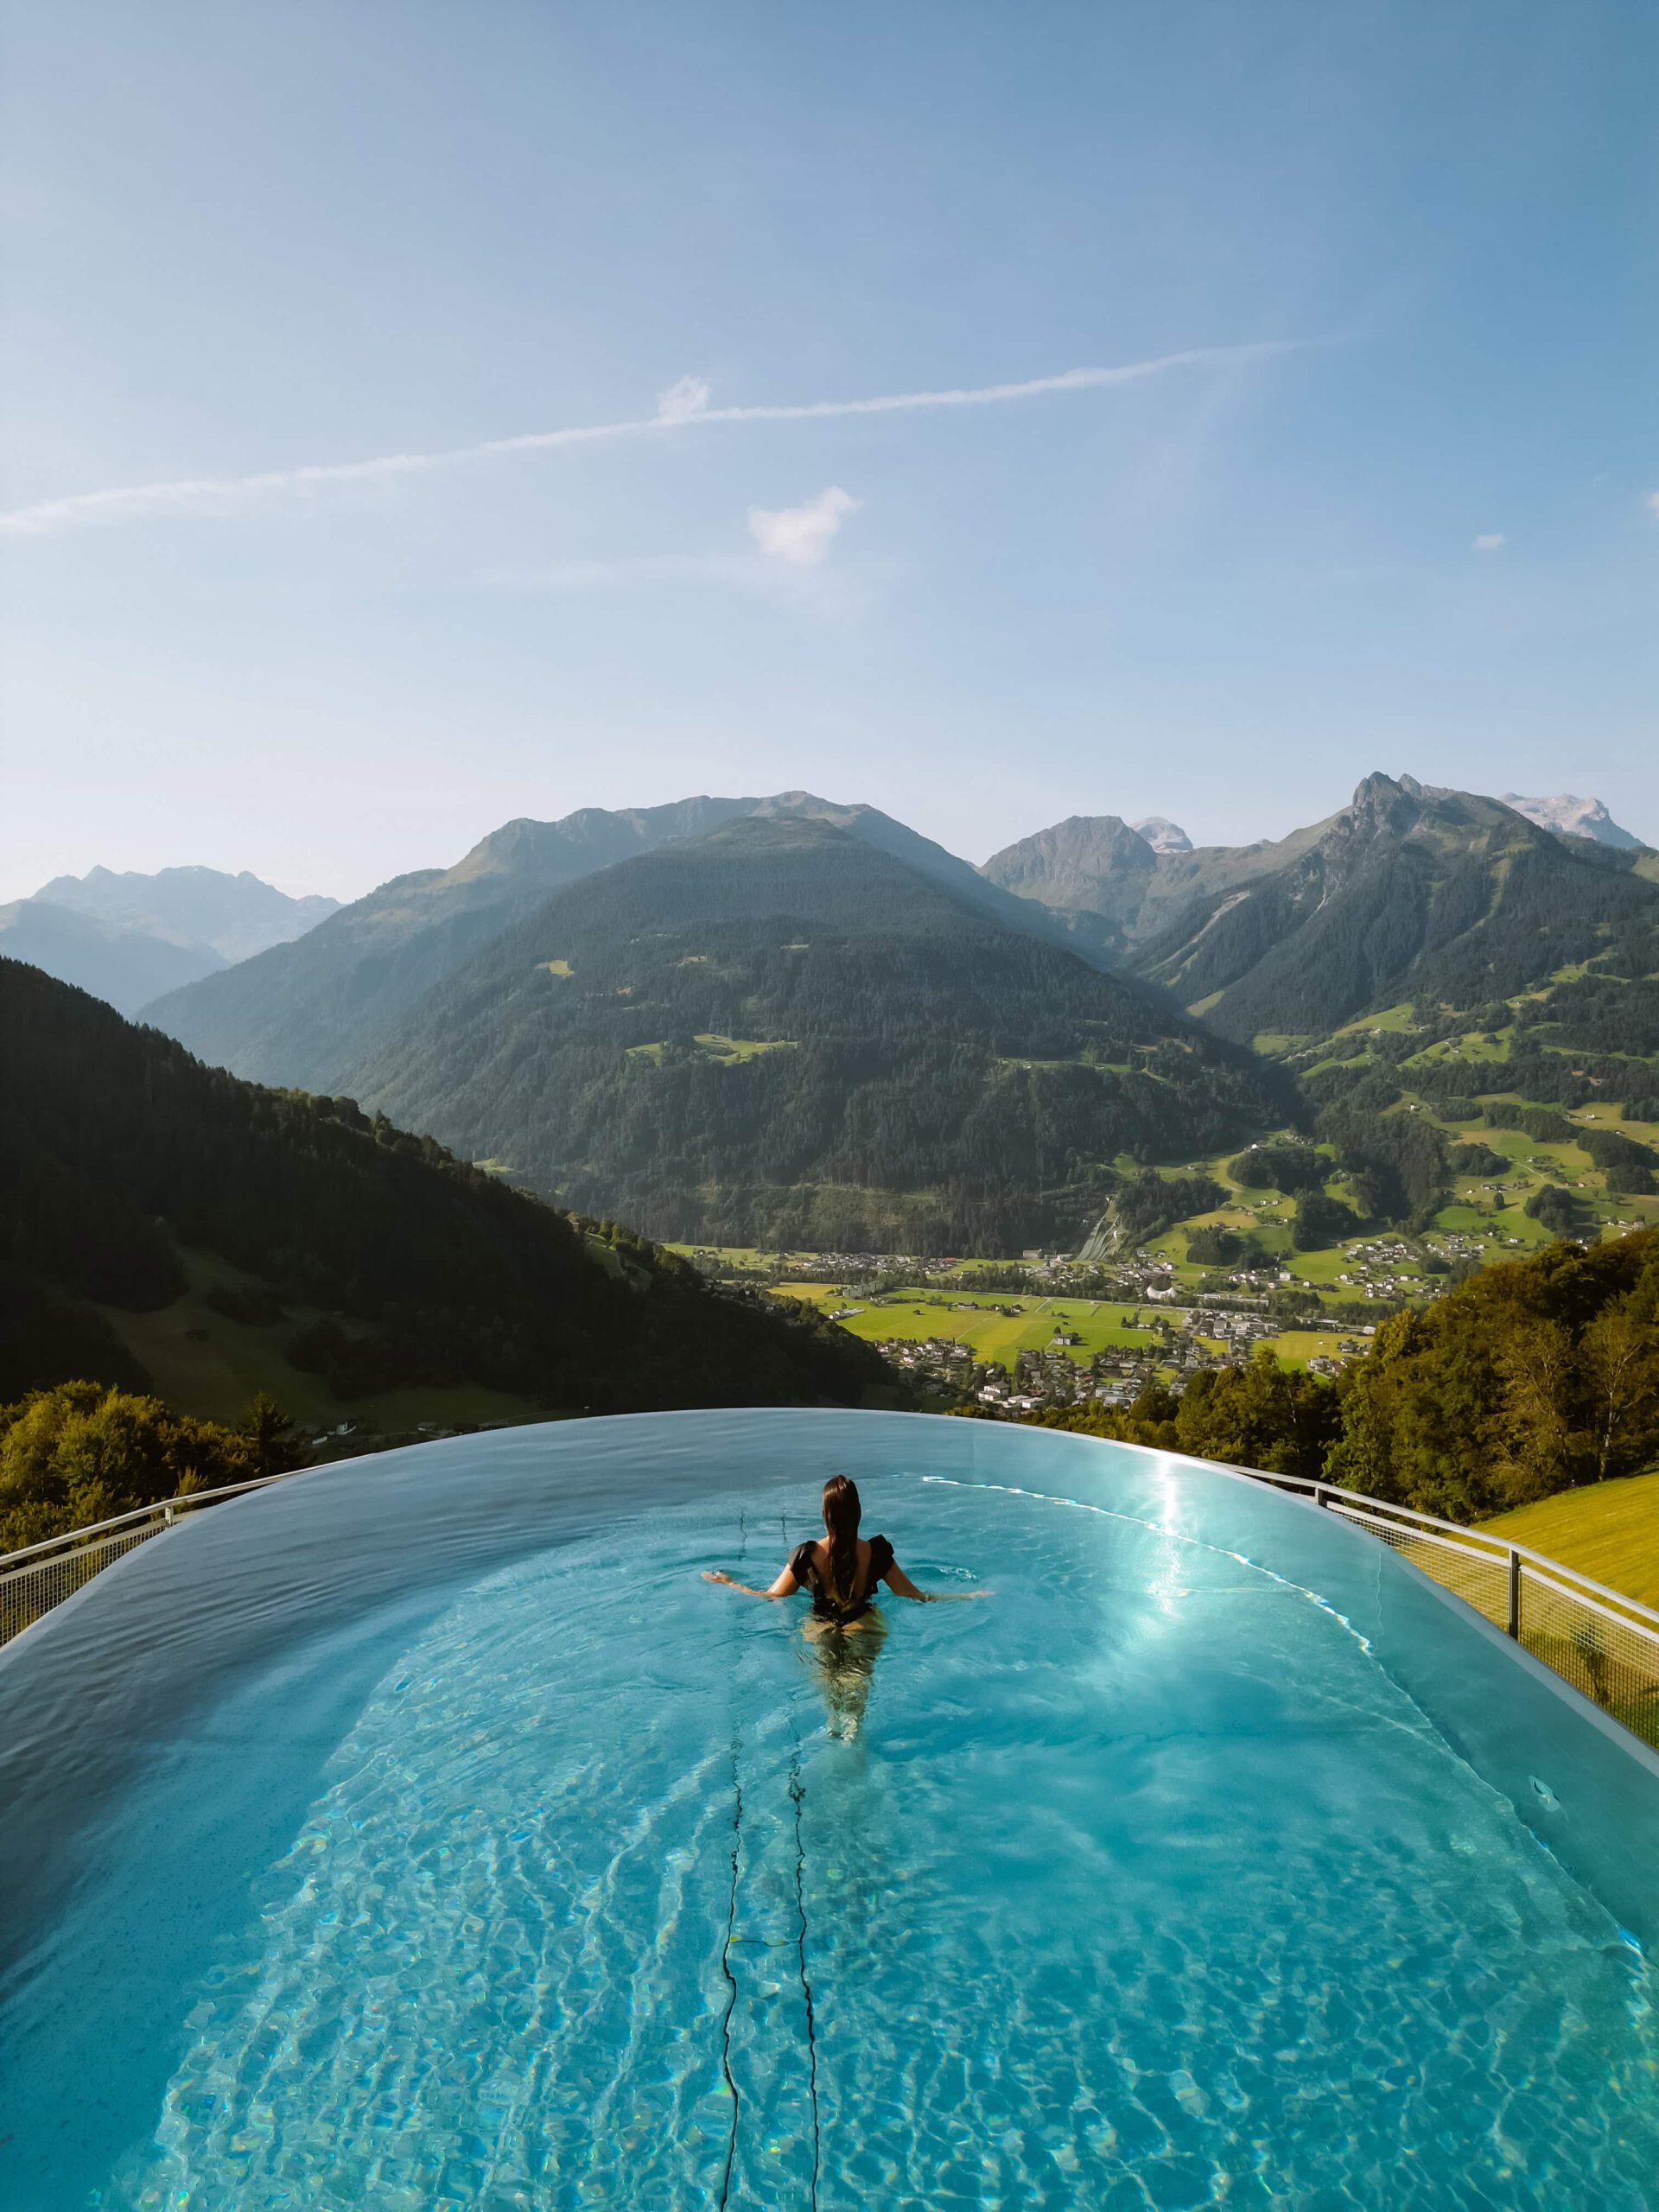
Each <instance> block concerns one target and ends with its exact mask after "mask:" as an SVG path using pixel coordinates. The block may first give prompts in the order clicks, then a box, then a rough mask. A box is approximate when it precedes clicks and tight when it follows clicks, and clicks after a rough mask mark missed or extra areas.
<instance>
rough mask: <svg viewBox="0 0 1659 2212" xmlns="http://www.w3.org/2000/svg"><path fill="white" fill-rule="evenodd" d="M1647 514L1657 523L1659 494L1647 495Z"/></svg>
mask: <svg viewBox="0 0 1659 2212" xmlns="http://www.w3.org/2000/svg"><path fill="white" fill-rule="evenodd" d="M1648 512H1649V514H1650V515H1651V516H1652V517H1653V518H1654V520H1655V521H1656V522H1659V492H1649V494H1648Z"/></svg>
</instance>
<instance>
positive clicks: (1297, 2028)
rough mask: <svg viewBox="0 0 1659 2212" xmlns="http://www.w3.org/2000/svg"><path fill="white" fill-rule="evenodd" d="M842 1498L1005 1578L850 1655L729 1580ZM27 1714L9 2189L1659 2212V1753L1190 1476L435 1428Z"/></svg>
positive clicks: (187, 1540) (77, 1614)
mask: <svg viewBox="0 0 1659 2212" xmlns="http://www.w3.org/2000/svg"><path fill="white" fill-rule="evenodd" d="M834 1468H845V1469H847V1470H849V1471H852V1472H854V1473H855V1474H856V1476H857V1477H858V1479H859V1482H860V1484H861V1489H862V1491H863V1493H864V1497H865V1503H866V1529H867V1532H872V1533H873V1532H874V1530H876V1529H885V1530H886V1531H887V1534H888V1535H890V1536H891V1537H892V1538H893V1541H894V1544H895V1547H896V1548H897V1551H898V1554H899V1560H900V1561H901V1562H902V1563H903V1564H904V1565H905V1566H906V1567H907V1568H908V1570H909V1571H910V1573H912V1575H913V1576H915V1578H916V1579H917V1580H918V1581H921V1582H923V1583H925V1584H927V1585H929V1586H932V1587H934V1588H938V1589H946V1590H948V1589H950V1588H952V1587H955V1588H958V1589H963V1588H968V1587H971V1586H975V1585H977V1584H982V1583H988V1584H989V1585H991V1586H993V1587H994V1588H995V1592H996V1595H995V1599H993V1600H992V1601H990V1602H988V1603H986V1604H984V1605H959V1606H957V1605H952V1606H931V1607H926V1608H921V1607H915V1606H910V1605H905V1604H903V1603H902V1602H900V1601H898V1600H893V1599H887V1600H885V1601H884V1604H883V1609H882V1610H883V1612H884V1615H885V1617H886V1619H887V1635H886V1636H885V1637H874V1638H871V1639H869V1640H868V1648H867V1649H865V1650H864V1651H863V1654H862V1657H861V1662H860V1663H859V1664H858V1665H857V1666H856V1667H855V1668H853V1669H849V1668H848V1667H846V1666H845V1665H838V1664H837V1663H836V1662H834V1660H833V1657H832V1656H826V1654H825V1652H824V1651H823V1649H822V1648H821V1647H817V1646H815V1645H812V1644H810V1643H809V1642H808V1641H807V1640H806V1639H804V1637H802V1635H801V1633H800V1629H801V1622H802V1618H803V1617H804V1611H805V1601H804V1600H796V1601H794V1602H793V1603H792V1604H790V1605H763V1604H760V1603H757V1602H754V1601H753V1600H749V1599H742V1598H740V1597H737V1596H734V1595H733V1594H732V1593H731V1592H727V1591H723V1590H720V1589H716V1588H713V1587H711V1586H709V1585H707V1584H705V1583H704V1582H702V1580H700V1577H699V1573H698V1570H699V1569H700V1568H701V1567H705V1566H710V1565H724V1566H726V1567H730V1568H732V1569H734V1570H735V1571H738V1572H740V1573H743V1574H744V1576H745V1579H747V1580H770V1578H771V1576H772V1573H774V1572H775V1571H776V1568H777V1567H778V1565H779V1564H780V1563H781V1561H782V1560H783V1558H784V1556H785V1554H786V1552H787V1551H788V1550H789V1549H790V1548H791V1547H792V1546H793V1545H794V1544H795V1543H797V1542H798V1541H801V1540H802V1539H803V1538H804V1536H806V1535H810V1534H811V1533H813V1531H814V1528H815V1524H816V1502H817V1491H818V1488H819V1486H820V1484H821V1483H822V1481H823V1477H824V1475H825V1473H826V1472H828V1471H830V1470H831V1469H834ZM1437 1684H1441V1685H1444V1688H1445V1694H1444V1697H1443V1699H1442V1698H1440V1696H1439V1694H1438V1692H1437V1689H1436V1685H1437ZM1487 1713H1490V1714H1491V1716H1492V1717H1491V1726H1490V1728H1488V1726H1487V1724H1486V1721H1485V1719H1484V1717H1483V1716H1484V1715H1485V1714H1487ZM0 1727H3V1730H4V1732H5V1733H6V1735H7V1737H8V1738H9V1743H10V1748H9V1752H8V1756H7V1760H6V1764H5V1767H4V1769H3V1771H0V1784H3V1786H4V1787H5V1789H7V1791H8V1793H9V1799H8V1802H9V1808H10V1809H9V1814H8V1820H7V1832H6V1840H5V1843H4V1845H3V1846H0V1896H3V1897H5V1898H6V1899H7V1900H9V1901H10V1912H9V1914H8V1915H7V1918H6V1923H5V1925H4V1929H3V1933H4V1937H5V1948H4V1952H3V1960H4V1971H5V1980H4V1982H3V1985H0V2029H3V2035H4V2048H3V2052H0V2065H3V2075H0V2137H4V2141H3V2143H0V2202H4V2203H5V2204H6V2205H7V2206H8V2207H9V2208H11V2212H36V2209H37V2208H40V2209H41V2212H45V2209H46V2208H50V2212H58V2208H71V2207H73V2208H79V2207H83V2206H92V2205H98V2206H104V2207H124V2208H136V2207H156V2208H162V2207H166V2208H176V2209H177V2212H265V2208H276V2207H279V2206H280V2207H288V2208H303V2212H321V2208H334V2207H341V2208H343V2207H348V2206H349V2207H375V2208H386V2212H394V2208H395V2212H405V2208H406V2209H407V2212H429V2208H448V2207H454V2208H462V2207H465V2208H474V2207H482V2208H491V2209H492V2212H494V2208H502V2212H505V2208H508V2207H513V2208H519V2207H532V2206H533V2207H548V2208H567V2207H568V2208H573V2209H574V2208H578V2207H590V2206H591V2207H606V2208H610V2207H630V2208H631V2207H636V2206H637V2207H652V2208H656V2207H661V2208H664V2212H669V2208H676V2212H677V2208H683V2207H686V2208H689V2207H703V2206H709V2207H713V2206H721V2205H727V2206H733V2207H735V2206H748V2207H753V2208H757V2212H759V2208H766V2212H772V2209H773V2208H791V2207H802V2208H822V2209H823V2212H830V2208H837V2207H852V2206H854V2205H858V2206H861V2207H863V2208H869V2207H880V2208H883V2212H887V2208H899V2207H903V2208H913V2209H914V2212H922V2208H926V2212H936V2209H937V2208H943V2207H950V2206H962V2207H969V2206H974V2207H999V2206H1001V2207H1007V2208H1012V2207H1014V2206H1032V2205H1037V2206H1051V2205H1052V2206H1061V2205H1064V2206H1068V2207H1081V2206H1088V2207H1091V2208H1092V2207H1102V2208H1112V2209H1113V2212H1116V2208H1120V2207H1135V2208H1147V2207H1157V2208H1160V2212H1161V2209H1162V2208H1177V2207H1192V2208H1199V2207H1209V2206H1219V2205H1225V2206H1227V2207H1235V2206H1263V2207H1265V2206H1269V2205H1271V2206H1274V2207H1299V2208H1302V2207H1305V2208H1308V2212H1315V2209H1316V2208H1317V2212H1326V2208H1338V2207H1344V2208H1346V2207H1363V2208H1367V2212H1378V2208H1385V2207H1386V2208H1389V2212H1392V2208H1396V2207H1420V2206H1421V2207H1436V2208H1438V2207H1463V2206H1467V2207H1471V2208H1473V2207H1480V2208H1483V2209H1484V2212H1491V2208H1503V2212H1507V2208H1510V2207H1522V2206H1526V2207H1533V2206H1536V2207H1540V2208H1543V2207H1548V2208H1550V2212H1563V2209H1564V2208H1580V2207H1582V2208H1584V2212H1592V2208H1594V2212H1647V2208H1649V2207H1650V2206H1651V2204H1652V2203H1653V2202H1655V2201H1656V2196H1659V2017H1656V2012H1655V2009H1654V2006H1655V1997H1656V1987H1655V1978H1654V1975H1653V1973H1652V1971H1651V1969H1650V1968H1649V1966H1648V1965H1647V1963H1646V1962H1645V1961H1644V1957H1643V1948H1642V1938H1643V1933H1645V1932H1647V1931H1643V1930H1638V1929H1637V1928H1635V1927H1633V1926H1632V1925H1631V1924H1630V1922H1631V1919H1632V1917H1639V1913H1638V1914H1634V1915H1633V1913H1632V1910H1631V1907H1630V1898H1631V1897H1632V1896H1635V1897H1637V1900H1638V1903H1639V1900H1640V1897H1641V1896H1643V1895H1644V1894H1647V1893H1649V1892H1650V1891H1652V1889H1653V1887H1654V1875H1655V1872H1656V1869H1659V1855H1656V1853H1655V1838H1656V1834H1659V1825H1656V1824H1659V1775H1656V1771H1655V1768H1654V1765H1653V1764H1652V1762H1651V1761H1649V1760H1647V1759H1646V1758H1643V1757H1642V1756H1641V1755H1638V1754H1636V1753H1632V1752H1630V1751H1626V1749H1625V1748H1624V1745H1623V1744H1622V1743H1621V1742H1619V1741H1618V1740H1617V1739H1616V1738H1615V1737H1614V1736H1613V1735H1612V1734H1611V1732H1608V1731H1607V1730H1606V1728H1605V1726H1602V1725H1600V1724H1599V1722H1598V1721H1597V1720H1596V1719H1592V1717H1590V1715H1589V1712H1588V1708H1586V1707H1581V1706H1580V1704H1579V1702H1578V1701H1577V1700H1575V1699H1573V1697H1572V1696H1571V1695H1570V1694H1568V1693H1566V1692H1564V1691H1561V1690H1559V1689H1557V1688H1555V1687H1554V1686H1553V1685H1552V1684H1550V1683H1549V1682H1548V1681H1545V1680H1544V1679H1543V1678H1542V1677H1541V1676H1540V1675H1539V1674H1538V1672H1537V1670H1536V1669H1533V1668H1531V1667H1530V1666H1529V1664H1528V1663H1527V1662H1525V1661H1524V1660H1522V1659H1519V1658H1517V1657H1516V1656H1515V1655H1514V1654H1513V1653H1511V1652H1510V1651H1509V1650H1507V1649H1503V1646H1502V1644H1501V1640H1499V1639H1496V1638H1494V1637H1492V1636H1491V1634H1490V1632H1489V1631H1487V1630H1484V1628H1482V1627H1479V1626H1477V1625H1476V1624H1474V1622H1473V1621H1472V1618H1471V1617H1470V1616H1468V1615H1466V1614H1465V1613H1464V1612H1463V1611H1461V1609H1459V1607H1457V1606H1456V1605H1455V1604H1453V1603H1452V1602H1451V1601H1449V1600H1447V1599H1444V1598H1443V1597H1441V1596H1440V1595H1439V1594H1438V1593H1436V1592H1432V1591H1429V1590H1427V1586H1425V1585H1423V1584H1422V1583H1421V1582H1420V1581H1419V1580H1418V1579H1417V1578H1416V1577H1415V1576H1414V1575H1413V1574H1412V1573H1411V1571H1410V1570H1409V1569H1408V1568H1406V1567H1403V1566H1402V1564H1401V1563H1400V1562H1399V1561H1398V1560H1395V1559H1394V1557H1393V1556H1392V1555H1391V1554H1389V1553H1388V1552H1387V1551H1386V1550H1384V1549H1383V1547H1381V1546H1379V1545H1376V1544H1375V1543H1373V1542H1371V1541H1370V1540H1369V1539H1366V1538H1363V1537H1361V1536H1359V1535H1357V1534H1355V1532H1353V1531H1351V1530H1349V1529H1344V1528H1341V1527H1338V1526H1332V1525H1331V1524H1330V1523H1329V1521H1328V1517H1326V1516H1319V1515H1317V1514H1315V1513H1313V1511H1312V1510H1309V1509H1307V1508H1306V1507H1303V1506H1301V1505H1300V1504H1298V1503H1294V1502H1293V1501H1290V1500H1287V1499H1285V1498H1282V1497H1278V1496H1275V1495H1274V1494H1273V1493H1271V1492H1267V1491H1262V1490H1260V1489H1259V1488H1257V1487H1255V1486H1253V1485H1250V1484H1246V1483H1244V1482H1243V1481H1241V1480H1239V1479H1237V1478H1231V1477H1229V1476H1226V1475H1224V1474H1222V1473H1220V1472H1217V1471H1211V1470H1207V1469H1204V1468H1200V1467H1197V1466H1194V1465H1191V1464H1190V1463H1181V1462H1173V1461H1168V1460H1164V1459H1158V1458H1156V1457H1154V1456H1152V1455H1148V1454H1144V1453H1139V1452H1130V1451H1128V1450H1124V1449H1122V1448H1119V1447H1112V1446H1100V1445H1095V1444H1090V1443H1085V1442H1084V1441H1083V1440H1077V1439H1071V1438H1064V1437H1053V1436H1043V1435H1040V1434H1038V1435H1033V1434H1031V1433H1018V1432H1012V1431H1008V1430H1002V1429H998V1428H995V1427H990V1426H989V1425H984V1424H972V1423H965V1422H950V1421H924V1420H919V1419H916V1418H913V1417H912V1418H906V1417H903V1416H877V1415H862V1416H859V1415H833V1414H796V1415H790V1414H749V1415H706V1416H683V1415H682V1416H653V1417H651V1418H648V1419H642V1420H636V1421H613V1422H606V1423H587V1422H584V1423H572V1424H566V1425H561V1426H557V1427H549V1428H546V1429H541V1430H536V1431H529V1432H525V1431H520V1432H515V1433H509V1434H506V1435H504V1436H501V1437H499V1438H496V1439H493V1440H479V1439H471V1440H457V1441H456V1442H455V1443H453V1444H449V1445H444V1446H425V1447H423V1448H421V1449H420V1450H418V1451H416V1452H406V1453H399V1454H394V1455H389V1456H388V1457H387V1458H385V1459H377V1460H374V1461H370V1462H365V1463H361V1464H359V1465H355V1466H353V1467H350V1468H340V1469H330V1470H325V1471H322V1472H321V1473H319V1474H318V1475H315V1476H311V1477H307V1478H302V1479H301V1480H299V1481H297V1482H296V1483H294V1484H289V1485H284V1486H283V1487H281V1488H279V1489H278V1490H277V1491H271V1492H267V1493H265V1494H264V1495H262V1496H260V1497H256V1498H254V1499H251V1500H249V1501H247V1502H245V1503H239V1504H236V1505H232V1506H230V1507H226V1508H221V1509H219V1510H217V1511H215V1512H213V1513H212V1514H209V1515H204V1516H201V1517H200V1520H199V1521H198V1522H194V1523H190V1524H187V1525H186V1526H184V1527H183V1528H181V1529H179V1530H178V1531H176V1532H175V1533H174V1534H172V1535H168V1536H166V1537H163V1538H162V1539H161V1540H160V1541H157V1542H156V1543H155V1544H152V1545H150V1546H149V1547H147V1548H145V1549H143V1551H141V1552H139V1553H137V1554H134V1555H133V1556H132V1557H131V1558H130V1560H128V1561H126V1562H124V1564H123V1565H121V1566H120V1567H117V1568H115V1569H112V1570H111V1572H110V1573H108V1574H107V1575H106V1576H105V1577H104V1578H102V1579H101V1580H100V1581H99V1582H98V1583H97V1584H95V1585H93V1586H91V1587H90V1588H89V1589H88V1590H87V1591H86V1592H84V1593H83V1594H82V1596H81V1597H79V1598H78V1599H75V1600H73V1601H72V1602H71V1604H70V1605H68V1606H67V1607H65V1608H64V1609H62V1610H61V1611H60V1613H59V1614H57V1615H55V1616H54V1617H52V1618H49V1619H48V1621H47V1622H45V1623H43V1624H41V1626H39V1627H38V1628H36V1629H35V1630H31V1631H29V1634H28V1635H26V1636H25V1637H23V1638H22V1639H21V1640H20V1641H19V1642H18V1643H16V1645H14V1646H13V1647H11V1648H10V1650H9V1651H8V1652H7V1653H6V1654H5V1655H3V1656H0ZM1615 1829H1616V1830H1617V1833H1613V1831H1614V1830H1615ZM6 1912H7V1908H6V1907H5V1906H3V1905H0V1913H6Z"/></svg>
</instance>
